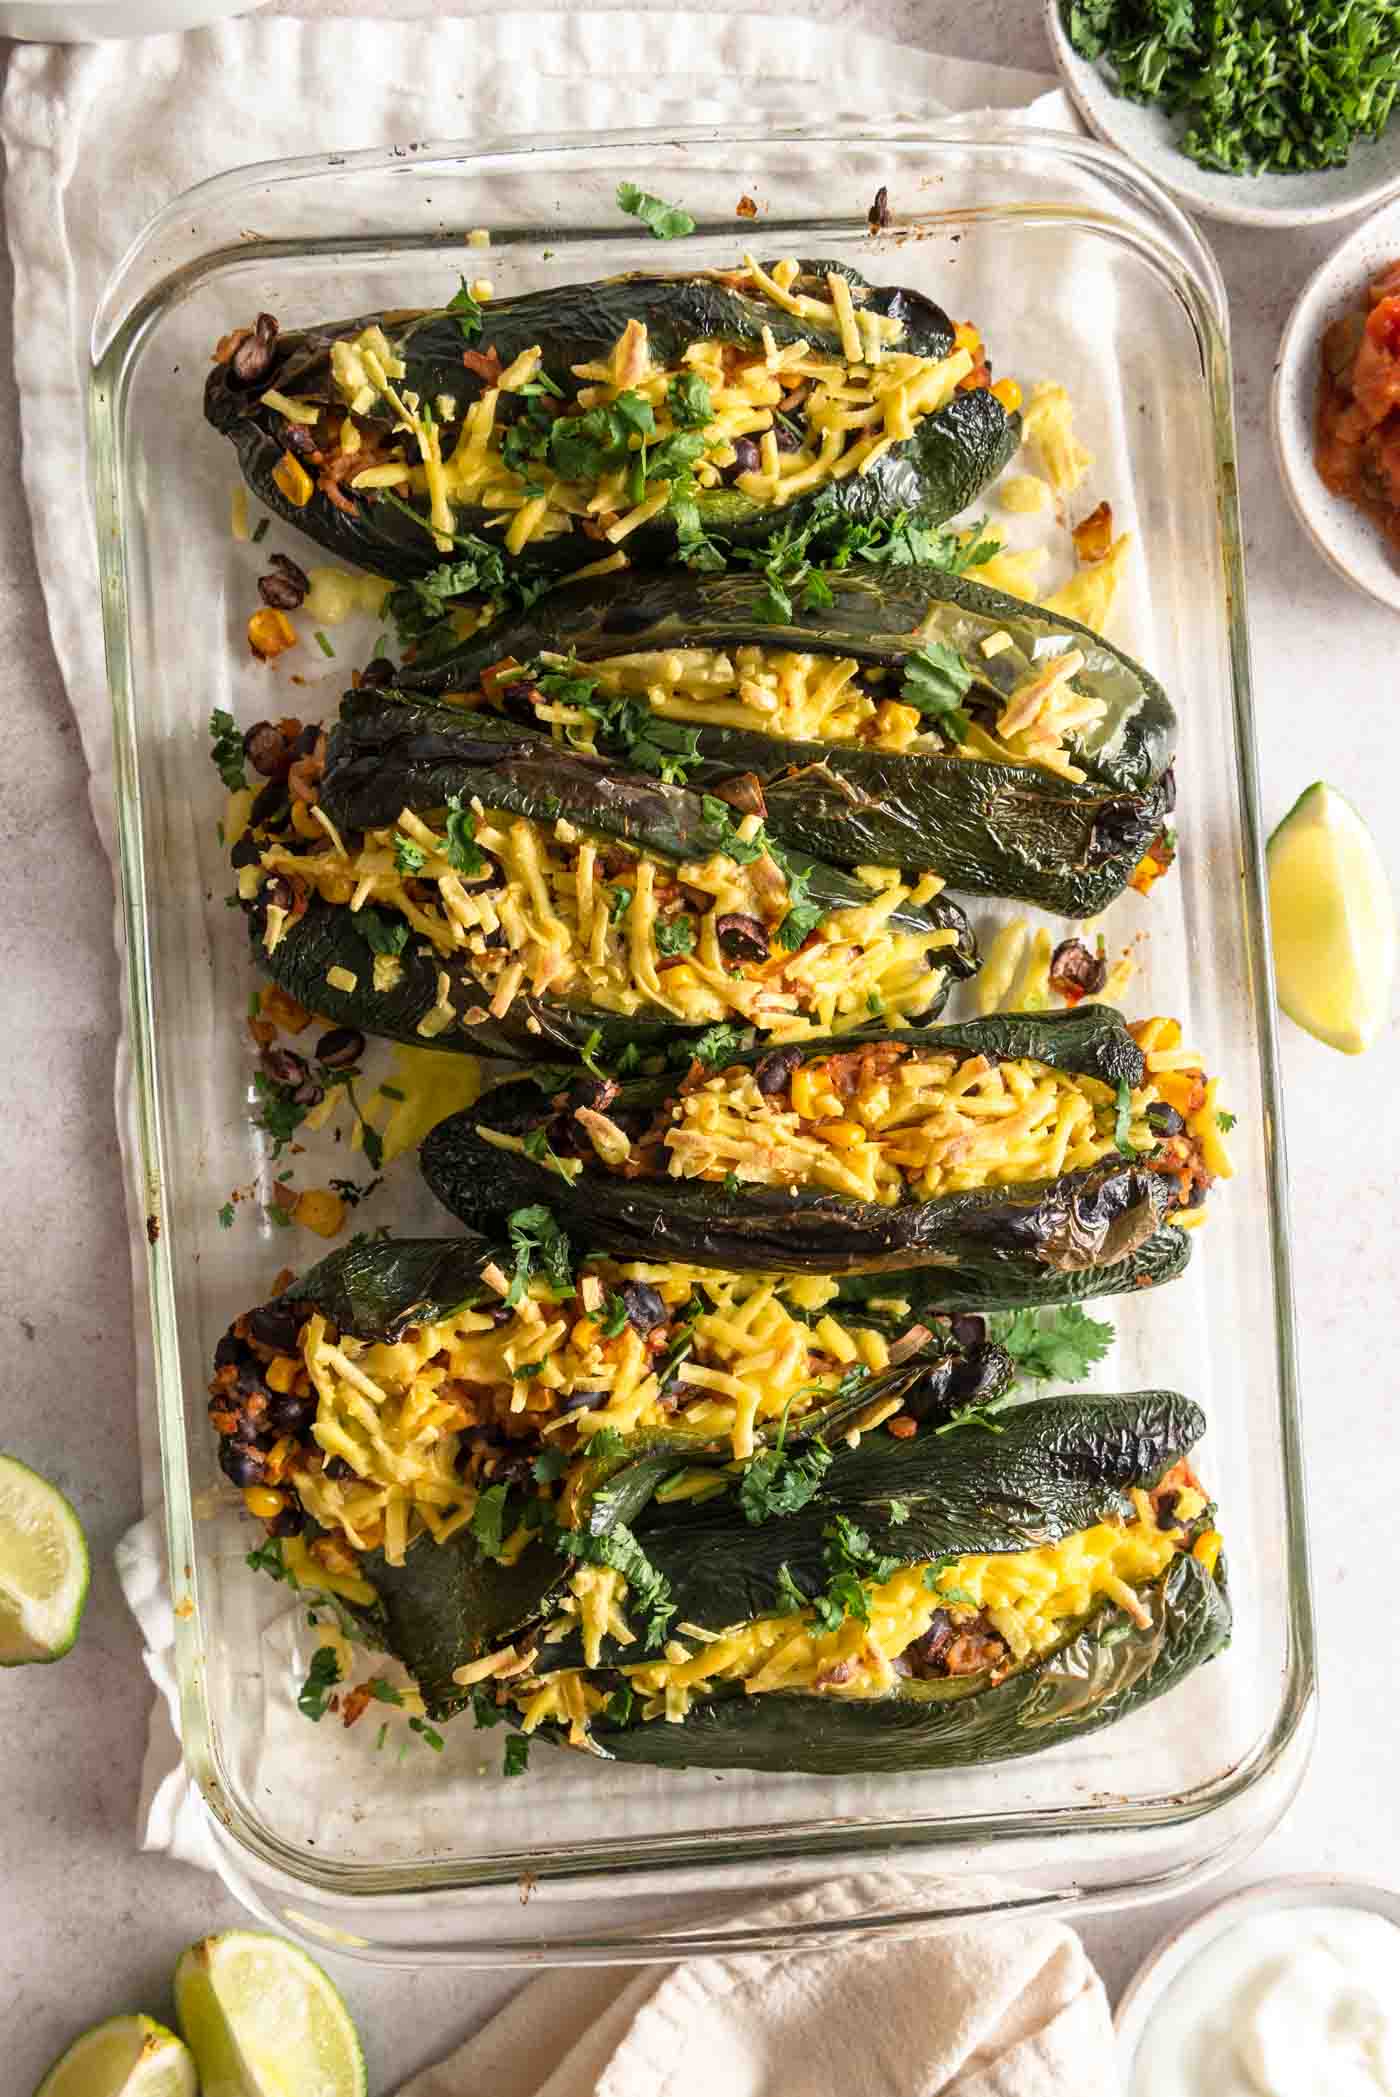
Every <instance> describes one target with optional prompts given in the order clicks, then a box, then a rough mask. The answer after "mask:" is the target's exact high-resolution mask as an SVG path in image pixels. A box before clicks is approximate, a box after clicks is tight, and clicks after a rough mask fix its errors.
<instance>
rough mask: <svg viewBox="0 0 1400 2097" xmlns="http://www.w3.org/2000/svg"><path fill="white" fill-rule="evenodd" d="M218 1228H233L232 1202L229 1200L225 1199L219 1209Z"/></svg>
mask: <svg viewBox="0 0 1400 2097" xmlns="http://www.w3.org/2000/svg"><path fill="white" fill-rule="evenodd" d="M219 1229H220V1230H221V1231H231V1230H232V1229H233V1203H232V1202H231V1201H226V1202H225V1203H224V1205H223V1207H222V1208H221V1209H220V1211H219Z"/></svg>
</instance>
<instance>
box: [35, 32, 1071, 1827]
mask: <svg viewBox="0 0 1400 2097" xmlns="http://www.w3.org/2000/svg"><path fill="white" fill-rule="evenodd" d="M328 4H329V5H332V6H334V7H335V8H336V9H337V12H338V13H341V12H342V11H344V10H346V9H347V8H348V9H350V10H353V9H355V8H356V7H357V6H358V5H359V4H360V0H328ZM349 79H353V80H354V82H355V91H354V94H353V95H351V96H347V95H346V94H345V92H344V84H345V82H346V80H349ZM833 81H835V82H839V83H840V100H839V104H838V105H837V106H833V102H832V82H833ZM1052 88H1053V83H1052V82H1051V81H1049V80H1047V79H1046V78H1045V77H1044V76H1043V75H1040V74H1036V73H1029V72H1021V71H1018V70H1015V69H1012V68H1008V67H1003V66H991V65H983V64H979V63H977V62H975V61H972V60H965V59H950V58H942V57H938V56H936V55H933V54H931V53H928V52H923V51H915V50H910V49H908V48H906V47H904V46H901V45H897V44H893V43H889V42H886V41H885V40H883V39H881V38H878V37H873V36H869V35H866V34H864V33H863V32H861V31H858V30H853V29H849V28H845V27H841V28H836V29H828V28H826V27H824V26H822V25H820V24H818V23H815V22H811V21H806V20H800V19H796V18H787V17H757V16H747V17H746V16H738V15H722V14H721V15H701V14H687V13H679V14H669V13H668V14H643V13H632V12H626V11H624V12H620V13H615V14H598V15H590V14H577V13H576V14H569V15H564V14H510V13H498V14H493V15H483V16H480V17H473V18H471V19H450V18H445V17H442V16H438V17H436V18H434V19H432V20H428V21H383V20H371V19H335V20H331V19H321V20H316V21H312V20H302V19H295V18H287V17H277V18H274V17H263V18H258V19H245V20H242V21H237V22H229V23H223V24H220V25H218V26H217V27H214V28H210V29H207V30H201V31H199V32H197V33H196V34H193V35H188V36H154V37H147V38H144V39H142V40H140V41H137V42H133V43H123V44H98V45H88V46H44V45H31V46H26V47H24V48H23V49H21V50H18V51H16V52H15V53H14V54H13V55H12V57H11V59H10V65H9V72H8V76H7V80H6V85H5V92H4V100H3V105H0V138H3V142H4V148H5V161H6V188H5V207H6V220H7V226H8V233H9V242H10V252H11V258H12V261H13V265H14V277H15V331H14V337H15V366H16V372H17V376H18V379H19V386H20V406H21V424H22V432H23V474H24V487H25V493H26V496H27V499H28V502H29V509H30V516H31V520H32V524H33V530H34V540H35V548H36V552H37V556H38V566H39V572H40V577H41V580H42V583H43V588H44V595H45V601H46V604H47V608H48V614H49V624H50V629H51V632H52V635H53V641H54V648H55V651H56V653H57V656H58V661H59V666H60V668H61V670H62V672H63V676H64V680H65V683H66V685H67V688H68V696H69V699H70V701H71V703H72V706H73V711H74V713H75V715H76V716H77V721H78V728H79V732H80V734H81V737H82V743H83V749H84V753H85V755H86V758H87V762H88V770H89V791H90V794H91V798H92V805H93V813H94V816H95V818H96V822H97V828H98V832H99V835H100V836H101V838H102V841H103V843H104V845H105V847H106V849H107V852H108V855H109V857H112V858H114V857H115V842H114V824H113V796H112V748H111V731H110V713H109V708H108V701H107V691H106V679H105V674H104V668H103V643H102V629H101V619H100V615H99V598H98V586H97V574H96V557H95V551H94V545H93V528H92V518H91V511H90V508H89V506H88V505H87V504H86V503H85V502H83V501H80V500H75V495H76V493H77V490H78V480H77V476H76V475H75V471H74V467H75V460H74V445H75V441H76V440H77V437H78V433H80V432H81V431H83V429H84V428H85V425H86V401H85V394H86V385H87V369H88V337H89V326H90V321H91V316H92V313H93V310H94V308H95V306H96V303H97V299H98V297H99V295H100V293H101V291H102V288H103V286H104V285H105V283H106V281H107V279H108V277H109V276H110V274H111V272H112V271H113V270H114V269H115V267H116V265H117V263H118V261H119V260H120V258H121V256H122V255H123V253H124V252H125V250H126V248H127V246H128V245H129V243H130V242H131V240H132V239H133V238H134V237H135V235H136V234H137V233H138V232H139V231H140V229H141V227H142V226H143V225H144V224H145V222H146V221H147V220H148V219H149V218H150V217H151V216H152V215H153V214H154V213H155V212H156V211H158V210H159V209H160V208H161V207H162V206H163V205H164V204H166V203H168V202H169V201H170V199H171V198H172V197H174V196H177V195H178V194H180V193H181V192H182V191H183V190H185V189H187V188H189V187H190V186H191V185H192V184H194V183H196V182H199V181H202V180H204V179H205V178H207V177H209V176H212V175H215V174H220V173H223V172H225V171H226V170H227V169H228V168H230V167H231V166H233V165H236V164H238V163H240V162H249V161H255V160H263V159H271V158H275V157H277V156H280V155H283V154H287V153H298V154H304V153H313V152H317V151H321V150H325V151H334V150H340V149H343V148H355V147H363V146H372V145H373V146H385V145H389V144H392V143H394V142H396V141H397V140H400V139H421V138H451V137H467V136H470V135H471V133H472V132H473V131H474V130H483V131H484V130H487V129H489V130H491V131H493V132H495V133H496V134H498V135H499V134H500V133H502V132H505V131H511V132H514V133H515V134H517V135H524V134H527V133H529V132H532V131H538V132H548V131H550V130H564V129H567V130H569V131H579V130H587V129H594V130H604V129H609V128H613V129H616V128H625V127H627V126H629V125H631V126H634V125H643V124H650V125H662V126H664V125H666V124H671V123H689V124H705V123H718V122H722V121H724V120H725V119H726V118H730V117H732V116H733V114H734V113H735V111H736V110H742V112H743V113H744V115H745V116H746V117H748V118H753V117H755V116H759V115H768V114H772V115H775V116H777V115H784V114H785V115H787V116H788V117H789V118H791V117H793V116H801V117H802V118H803V119H804V120H806V121H811V120H812V119H813V118H814V116H816V115H817V114H818V113H820V114H823V115H833V116H840V115H842V114H843V113H846V114H849V113H855V112H860V113H863V114H864V115H865V116H867V117H868V116H869V115H870V114H871V113H872V112H876V111H882V110H884V111H900V112H904V113H906V114H915V115H920V116H927V117H936V116H938V115H940V114H946V113H949V112H950V111H953V110H969V109H978V108H996V109H1004V110H1009V109H1020V110H1022V111H1023V112H1024V114H1025V115H1026V116H1027V118H1028V120H1029V121H1032V122H1035V123H1038V124H1051V125H1053V124H1059V125H1064V126H1067V127H1073V126H1074V124H1075V119H1074V118H1073V117H1072V116H1071V115H1070V114H1069V111H1068V106H1067V104H1066V103H1065V100H1064V97H1063V95H1061V94H1059V93H1057V92H1052V91H1051V90H1052ZM1037 97H1038V98H1039V99H1034V98H1037ZM1028 104H1029V105H1031V106H1030V107H1029V108H1028V107H1027V105H1028ZM116 937H117V943H118V947H119V948H120V946H121V940H122V933H121V925H120V920H118V923H117V927H116ZM123 996H124V993H123ZM115 1078H116V1110H117V1128H118V1132H119V1135H120V1138H121V1143H122V1151H123V1158H124V1163H125V1167H126V1171H125V1183H126V1188H127V1202H128V1212H129V1224H130V1229H131V1242H132V1263H133V1286H134V1289H135V1294H136V1306H137V1315H136V1335H137V1420H138V1428H139V1432H140V1436H141V1445H142V1474H143V1480H144V1492H143V1500H144V1504H145V1507H146V1510H147V1512H146V1517H145V1519H144V1520H143V1521H141V1522H140V1523H138V1524H137V1525H136V1526H135V1528H134V1529H132V1531H131V1532H130V1533H129V1535H128V1536H127V1537H126V1538H125V1539H124V1540H123V1543H122V1545H121V1546H120V1548H119V1551H118V1554H117V1566H118V1572H119V1575H120V1577H121V1580H122V1585H123V1588H124V1591H125V1593H126V1595H127V1599H128V1601H129V1603H130V1605H131V1607H132V1610H133V1612H134V1613H135V1615H136V1617H137V1619H138V1621H139V1623H140V1625H141V1629H142V1634H143V1638H144V1642H145V1660H146V1666H147V1669H148V1671H149V1672H150V1674H151V1677H152V1680H153V1682H154V1683H155V1685H156V1687H157V1689H158V1690H159V1692H160V1695H159V1696H158V1698H157V1700H156V1703H155V1705H154V1707H153V1711H152V1719H151V1737H150V1741H149V1744H148V1750H147V1756H146V1763H145V1770H144V1778H143V1784H142V1793H141V1803H140V1828H141V1838H142V1843H143V1846H144V1847H146V1848H150V1849H170V1850H171V1851H172V1852H173V1853H174V1854H175V1855H177V1856H179V1857H181V1858H183V1859H184V1860H185V1861H187V1862H190V1863H199V1864H203V1865H206V1866H208V1865H210V1864H211V1863H212V1862H213V1850H212V1846H211V1845H210V1844H209V1842H208V1839H207V1828H206V1822H205V1815H204V1808H203V1805H202V1802H201V1801H200V1799H199V1798H198V1795H197V1794H196V1793H195V1792H194V1791H193V1789H192V1787H191V1786H190V1784H189V1781H188V1779H187V1777H186V1775H185V1772H184V1768H183V1765H182V1763H181V1761H180V1753H179V1739H178V1731H177V1727H178V1702H177V1699H176V1695H175V1685H174V1674H173V1664H172V1663H173V1638H174V1625H173V1618H172V1615H171V1606H170V1598H169V1589H168V1586H167V1582H166V1565H165V1539H164V1526H163V1522H162V1520H161V1515H160V1469H159V1460H158V1450H157V1436H156V1425H155V1401H154V1374H153V1365H152V1360H151V1353H150V1341H149V1328H148V1321H147V1307H146V1283H145V1244H144V1224H145V1219H144V1215H143V1214H142V1213H140V1209H139V1205H138V1204H137V1203H136V1200H135V1197H134V1194H133V1189H134V1188H135V1186H136V1184H137V1174H136V1169H135V1160H136V1158H137V1156H138V1146H137V1139H136V1131H135V1122H134V1096H133V1088H132V1083H131V1073H130V1053H129V1039H128V1032H127V1015H126V1012H125V1009H124V1010H123V1022H122V1030H121V1034H120V1037H119V1040H118V1044H117V1056H116V1073H115Z"/></svg>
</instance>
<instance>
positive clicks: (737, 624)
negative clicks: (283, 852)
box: [351, 567, 1176, 917]
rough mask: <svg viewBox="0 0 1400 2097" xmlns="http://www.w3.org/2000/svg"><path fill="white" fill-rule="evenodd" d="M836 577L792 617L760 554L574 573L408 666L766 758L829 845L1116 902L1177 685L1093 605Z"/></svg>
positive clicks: (1144, 841) (976, 884) (682, 756)
mask: <svg viewBox="0 0 1400 2097" xmlns="http://www.w3.org/2000/svg"><path fill="white" fill-rule="evenodd" d="M824 582H825V585H826V591H825V594H826V595H827V596H829V597H830V599H831V602H830V603H828V604H825V605H822V606H820V607H811V608H808V607H804V606H803V604H802V603H801V602H800V601H799V603H798V604H796V605H795V606H793V608H792V611H791V616H790V618H788V619H786V620H784V621H782V622H781V623H779V624H777V625H774V624H773V623H772V621H771V618H770V617H769V616H768V615H769V614H770V613H771V609H772V607H771V602H770V599H769V591H768V585H767V584H766V582H765V581H764V579H763V578H762V577H761V576H757V575H754V574H751V573H750V574H727V575H711V576H698V577H697V576H687V575H679V574H674V575H653V576H644V577H637V578H614V579H612V580H609V581H592V582H589V583H586V584H574V585H571V586H570V587H569V588H567V589H564V590H560V591H558V592H555V593H554V594H552V595H551V596H550V597H548V598H547V599H546V600H544V601H543V602H542V603H540V604H539V605H537V606H536V607H535V609H534V610H533V611H532V612H530V613H529V614H527V615H526V616H524V617H522V618H520V619H518V620H516V621H512V622H510V623H508V624H506V625H504V626H502V625H499V624H498V625H493V626H491V627H489V628H488V629H487V630H486V631H485V632H484V633H482V634H481V635H479V636H477V637H476V638H474V639H472V640H470V641H467V642H464V643H463V644H462V645H461V646H460V647H459V648H457V649H455V650H453V651H452V652H451V653H450V654H447V655H442V656H439V657H437V658H436V659H435V660H434V661H433V662H431V663H430V664H428V665H427V666H425V667H423V668H421V669H415V668H412V667H410V668H408V669H406V670H405V671H404V672H402V673H401V675H400V677H399V680H398V683H399V686H400V689H402V690H404V691H406V692H420V693H427V692H452V693H454V694H472V695H474V696H475V700H476V703H477V704H479V705H480V704H484V705H488V706H491V707H495V708H498V709H499V710H500V711H502V712H504V713H505V714H507V715H508V716H509V717H511V718H512V719H515V720H519V721H523V722H526V723H530V724H535V725H539V726H541V727H542V728H543V729H544V730H545V732H546V733H548V734H551V735H552V736H553V737H554V738H555V739H556V740H558V741H560V742H563V743H565V744H567V745H570V746H572V747H573V748H576V749H583V750H598V751H601V752H603V753H604V754H605V755H607V756H609V757H612V758H614V759H621V760H622V761H624V762H626V763H628V764H630V765H633V766H642V767H645V768H647V769H650V770H654V771H659V770H662V769H663V768H664V770H665V775H666V776H668V777H672V778H680V777H683V778H685V779H686V780H687V781H688V782H689V783H691V784H693V785H697V786H699V785H703V786H709V787H713V786H715V785H716V784H718V783H720V782H723V781H725V780H728V779H733V778H735V777H736V776H740V777H742V776H745V775H751V776H752V777H754V778H756V779H757V781H758V782H759V784H760V787H761V790H762V793H763V798H764V803H765V808H766V814H765V818H764V819H765V822H766V823H767V825H768V828H769V829H770V831H771V832H772V834H773V835H774V836H775V837H777V838H778V839H780V840H781V842H783V843H784V844H787V845H791V846H794V847H795V848H797V849H799V850H801V851H807V852H813V853H816V854H818V855H819V856H821V857H823V858H826V859H837V860H841V861H844V862H845V863H846V864H848V865H859V864H873V865H891V866H901V867H908V868H926V869H929V870H931V871H934V872H937V873H939V874H942V875H943V876H944V878H945V879H946V880H948V881H949V882H950V883H951V884H952V885H953V887H955V888H960V889H963V890H966V891H968V892H969V893H971V894H973V895H999V896H1019V897H1022V898H1023V899H1024V900H1026V901H1027V902H1032V903H1038V904H1040V905H1041V906H1042V907H1044V908H1045V909H1048V910H1054V911H1057V912H1059V913H1061V914H1063V915H1067V916H1078V917H1086V916H1090V915H1093V914H1095V913H1097V912H1098V911H1101V910H1103V909H1105V908H1106V907H1107V905H1108V904H1109V903H1111V902H1112V901H1113V899H1114V897H1115V896H1117V895H1118V894H1120V893H1121V891H1122V889H1123V888H1124V886H1125V885H1126V884H1127V882H1128V881H1129V879H1130V878H1131V876H1132V874H1133V871H1134V869H1135V868H1136V866H1137V864H1138V862H1139V860H1140V859H1141V858H1142V856H1143V854H1144V853H1145V852H1146V850H1147V848H1148V846H1149V844H1151V843H1152V841H1153V839H1154V838H1155V837H1156V836H1157V835H1158V833H1159V832H1160V830H1161V828H1162V823H1163V819H1164V817H1165V816H1166V815H1167V813H1168V812H1169V811H1170V808H1171V805H1172V790H1171V778H1170V773H1169V769H1168V768H1169V766H1170V762H1171V757H1172V751H1173V745H1174V741H1175V732H1176V722H1175V716H1174V714H1173V712H1172V709H1171V706H1170V704H1169V702H1168V700H1167V697H1166V694H1165V693H1164V692H1163V691H1162V689H1161V687H1160V685H1158V684H1157V683H1156V682H1155V680H1154V679H1153V678H1152V677H1151V676H1149V674H1148V673H1147V671H1145V670H1143V669H1142V668H1141V667H1140V666H1139V665H1138V664H1137V663H1135V662H1133V661H1132V660H1131V659H1130V658H1129V657H1128V656H1126V655H1123V654H1122V653H1121V652H1120V651H1119V650H1118V649H1116V648H1114V647H1112V646H1111V645H1110V644H1109V643H1108V642H1106V641H1104V640H1102V639H1101V638H1100V637H1099V635H1097V634H1095V633H1093V632H1091V631H1090V629H1089V628H1088V627H1085V626H1081V625H1079V624H1078V623H1077V622H1076V621H1074V620H1072V619H1065V618H1061V617H1059V616H1058V615H1055V614H1052V613H1050V612H1047V611H1043V610H1042V609H1041V608H1040V607H1039V606H1038V605H1033V604H1023V603H1021V602H1020V601H1019V600H1018V599H1016V598H1014V597H1008V596H1006V595H1004V594H1003V593H1002V592H1000V591H997V590H990V589H987V588H985V587H984V586H982V585H980V584H978V583H976V582H975V581H973V580H971V579H970V578H969V577H967V576H959V575H949V574H947V573H945V572H943V571H942V570H940V569H937V568H929V567H924V568H919V567H905V568H889V569H881V570H879V571H870V572H850V571H848V572H844V573H832V574H830V575H828V576H826V577H825V578H824ZM388 718H389V716H388V709H387V707H385V708H382V709H380V710H379V711H377V712H376V713H373V714H372V715H371V716H370V719H371V721H372V723H373V731H372V732H373V733H375V734H378V735H380V736H383V735H385V733H386V728H385V723H386V721H387V719H388ZM351 732H352V733H353V729H352V730H351ZM455 733H461V734H463V735H464V736H465V738H466V739H467V740H468V742H469V741H470V736H471V728H470V725H469V724H461V725H460V726H459V727H458V728H456V729H454V725H453V716H452V714H451V712H450V711H449V710H445V709H442V708H438V709H433V710H429V709H426V708H425V709H422V710H421V711H419V710H412V711H409V712H408V713H407V714H406V716H405V718H404V719H403V721H402V723H401V725H400V727H399V730H398V734H399V736H400V737H401V738H403V739H408V738H410V737H414V736H416V737H419V738H422V739H423V740H425V741H426V740H428V739H431V740H432V741H433V743H434V745H435V746H436V747H438V748H440V750H441V752H442V757H441V759H440V762H442V763H443V764H444V766H445V765H446V753H447V752H448V750H450V747H451V744H452V741H453V737H454V734H455Z"/></svg>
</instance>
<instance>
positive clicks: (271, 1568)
mask: <svg viewBox="0 0 1400 2097" xmlns="http://www.w3.org/2000/svg"><path fill="white" fill-rule="evenodd" d="M244 1564H245V1565H248V1566H251V1567H252V1569H253V1571H254V1572H255V1573H268V1574H270V1575H271V1577H272V1578H273V1579H274V1580H291V1578H292V1575H291V1572H290V1570H289V1568H288V1567H287V1566H285V1565H284V1564H283V1563H282V1546H281V1544H280V1543H279V1542H278V1540H277V1538H276V1537H275V1536H270V1537H269V1538H268V1539H267V1542H266V1543H265V1544H259V1545H258V1548H257V1550H256V1551H249V1552H248V1553H247V1555H246V1557H245V1559H244ZM292 1584H293V1586H295V1584H296V1583H295V1582H294V1581H293V1583H292Z"/></svg>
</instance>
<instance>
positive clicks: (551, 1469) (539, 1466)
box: [530, 1442, 569, 1485]
mask: <svg viewBox="0 0 1400 2097" xmlns="http://www.w3.org/2000/svg"><path fill="white" fill-rule="evenodd" d="M568 1468H569V1457H568V1452H567V1450H564V1449H561V1448H560V1447H559V1446H558V1444H557V1443H554V1442H551V1443H550V1445H549V1446H548V1448H546V1449H541V1451H540V1453H539V1455H538V1456H537V1457H536V1458H535V1460H534V1462H533V1463H532V1464H531V1466H530V1476H531V1477H532V1478H533V1479H534V1481H535V1483H536V1485H553V1484H554V1482H555V1480H556V1479H558V1478H562V1477H563V1475H564V1473H565V1472H566V1471H567V1470H568Z"/></svg>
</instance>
